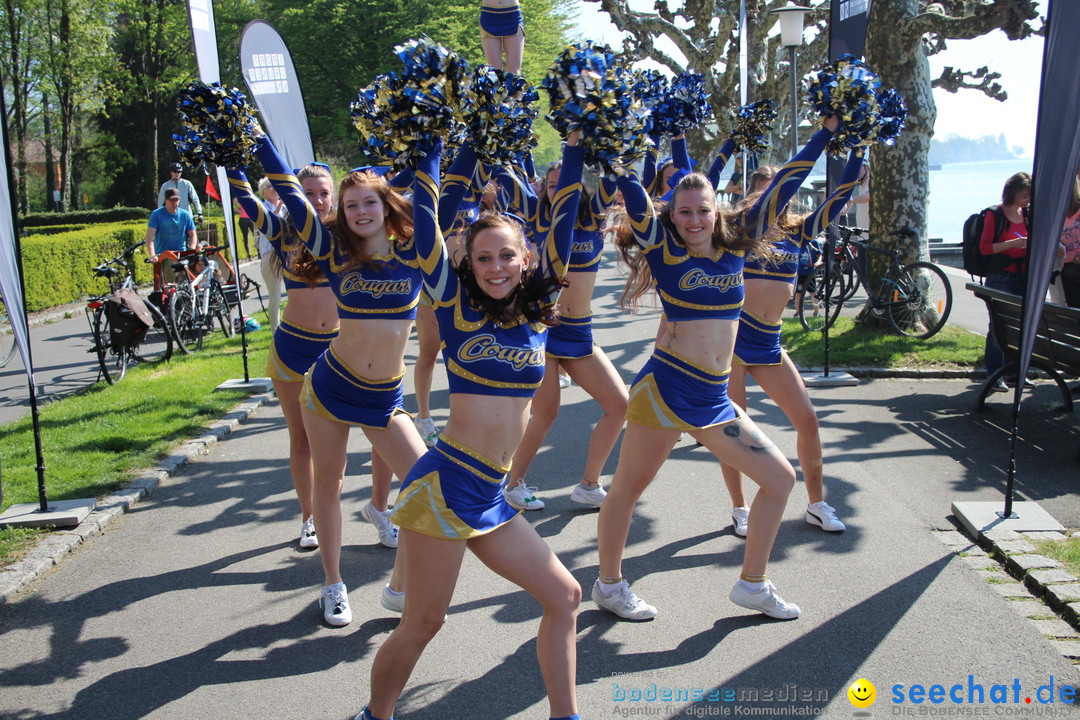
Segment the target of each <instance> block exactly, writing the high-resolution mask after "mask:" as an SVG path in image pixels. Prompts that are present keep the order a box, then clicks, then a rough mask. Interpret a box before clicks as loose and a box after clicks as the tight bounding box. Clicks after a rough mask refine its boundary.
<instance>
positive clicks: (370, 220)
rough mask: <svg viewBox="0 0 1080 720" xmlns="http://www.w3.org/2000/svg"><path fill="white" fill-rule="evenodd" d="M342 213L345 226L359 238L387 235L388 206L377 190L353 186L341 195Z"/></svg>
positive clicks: (365, 186) (369, 187)
mask: <svg viewBox="0 0 1080 720" xmlns="http://www.w3.org/2000/svg"><path fill="white" fill-rule="evenodd" d="M341 211H342V212H343V213H344V214H345V225H346V226H347V227H348V228H349V229H350V230H352V231H353V232H354V233H356V235H357V236H358V237H362V238H370V237H374V236H377V235H381V234H385V233H386V214H387V209H386V205H384V204H383V201H382V198H381V197H380V196H379V193H377V192H376V191H375V189H374V188H373V187H371V186H368V185H353V186H352V187H349V188H347V189H346V190H344V191H343V192H342V193H341Z"/></svg>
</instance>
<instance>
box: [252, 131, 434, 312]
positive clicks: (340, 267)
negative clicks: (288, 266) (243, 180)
mask: <svg viewBox="0 0 1080 720" xmlns="http://www.w3.org/2000/svg"><path fill="white" fill-rule="evenodd" d="M255 154H256V156H257V157H258V158H259V161H260V162H261V163H262V166H263V168H264V169H265V170H266V176H267V177H268V178H269V179H270V183H271V184H272V185H273V186H274V189H275V190H277V192H278V195H279V196H280V197H281V200H282V202H284V203H285V207H286V208H287V209H288V211H289V215H290V216H291V217H292V221H293V224H294V225H295V226H296V229H297V232H298V233H299V235H300V239H301V240H303V241H304V243H305V244H306V245H307V247H308V250H309V251H310V252H311V255H312V257H313V258H315V263H316V264H317V265H318V266H319V269H320V270H322V272H323V275H325V276H326V277H327V278H328V279H329V282H330V289H331V290H333V292H334V297H335V298H336V300H337V307H338V317H339V318H342V319H352V320H361V319H382V320H397V319H410V320H411V319H415V318H416V306H417V303H418V302H419V297H420V286H421V284H422V283H421V279H420V268H419V263H418V262H417V257H416V249H415V246H414V244H413V240H412V238H392V239H391V240H390V253H389V254H386V255H372V256H370V262H369V263H365V264H364V265H357V264H356V263H355V262H354V261H353V259H352V258H351V257H349V256H348V255H347V254H346V253H345V252H343V251H342V249H341V247H340V243H339V241H338V238H337V237H336V236H335V235H334V234H333V233H331V232H330V230H329V229H328V228H327V227H326V226H325V225H324V224H323V222H322V220H320V219H319V214H318V213H317V212H315V208H313V207H312V206H311V203H309V202H308V201H307V198H306V197H304V190H303V188H302V187H301V186H300V182H299V181H298V180H297V179H296V176H294V175H293V174H292V170H290V169H289V167H288V165H286V164H285V161H284V160H283V159H282V158H281V156H280V155H278V152H277V150H276V149H275V148H274V146H273V144H272V143H271V142H270V139H269V138H267V137H264V138H262V139H261V141H260V142H259V143H257V144H256V146H255Z"/></svg>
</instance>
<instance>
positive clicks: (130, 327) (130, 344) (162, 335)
mask: <svg viewBox="0 0 1080 720" xmlns="http://www.w3.org/2000/svg"><path fill="white" fill-rule="evenodd" d="M142 246H143V243H142V241H140V242H137V243H135V244H134V245H132V246H131V247H129V248H128V249H127V250H125V251H124V252H122V253H120V255H118V256H116V257H114V258H113V259H112V260H106V261H104V262H102V263H101V264H100V265H98V266H97V267H95V268H94V275H95V276H96V277H100V278H105V280H106V281H107V282H108V283H109V294H107V295H98V296H95V297H91V298H90V299H89V300H88V301H87V304H86V308H85V312H86V321H87V323H88V324H89V326H90V332H91V336H92V337H93V339H94V345H93V347H91V348H90V349H89V350H88V351H87V352H92V353H95V354H96V355H97V360H98V367H99V368H100V371H101V373H100V374H101V376H102V377H104V378H105V382H107V383H108V384H110V385H115V384H116V383H118V382H120V381H121V380H123V379H124V377H126V376H127V370H128V366H129V365H133V364H141V365H157V364H159V363H162V362H164V361H166V360H168V359H169V358H171V357H172V351H173V337H172V331H171V330H170V329H169V324H168V321H167V320H166V319H165V316H164V315H163V314H162V312H161V311H160V310H158V309H157V308H156V307H154V305H153V304H152V303H151V302H150V301H148V300H146V299H144V298H141V297H139V298H138V299H139V300H141V301H142V303H143V305H144V306H145V308H146V311H147V312H148V313H149V314H150V317H151V319H152V323H151V324H150V325H149V326H144V325H143V324H142V321H141V320H137V319H136V318H134V317H130V316H129V315H128V314H129V313H131V314H133V313H132V311H131V310H129V309H128V308H127V307H123V306H122V303H121V302H120V301H119V300H118V294H119V293H121V292H122V291H124V290H130V291H131V292H132V293H136V288H135V278H134V274H133V271H132V267H131V256H132V255H134V254H135V251H136V250H138V249H139V248H140V247H142ZM121 268H122V270H121ZM135 296H136V297H138V295H137V293H136V294H135ZM125 311H126V312H125ZM117 318H124V320H122V321H120V322H118V321H117Z"/></svg>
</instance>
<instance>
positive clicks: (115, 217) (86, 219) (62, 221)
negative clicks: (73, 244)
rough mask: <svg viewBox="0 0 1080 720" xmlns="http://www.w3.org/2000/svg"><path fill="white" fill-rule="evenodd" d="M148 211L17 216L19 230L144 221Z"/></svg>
mask: <svg viewBox="0 0 1080 720" xmlns="http://www.w3.org/2000/svg"><path fill="white" fill-rule="evenodd" d="M149 216H150V211H149V210H147V209H146V208H126V207H115V208H109V209H108V210H75V211H72V212H66V213H27V214H26V215H20V216H19V227H20V228H32V227H45V226H48V225H91V224H94V223H117V222H132V221H135V220H142V221H143V222H145V221H146V218H147V217H149Z"/></svg>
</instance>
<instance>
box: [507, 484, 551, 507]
mask: <svg viewBox="0 0 1080 720" xmlns="http://www.w3.org/2000/svg"><path fill="white" fill-rule="evenodd" d="M535 492H536V488H534V487H529V486H528V485H526V484H525V482H524V481H523V480H522V479H521V478H518V479H517V485H509V484H507V485H503V489H502V494H503V497H504V498H506V502H508V503H510V507H513V508H517V509H518V510H543V509H544V501H543V500H541V499H540V498H538V497H536V495H535V494H534V493H535Z"/></svg>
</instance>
